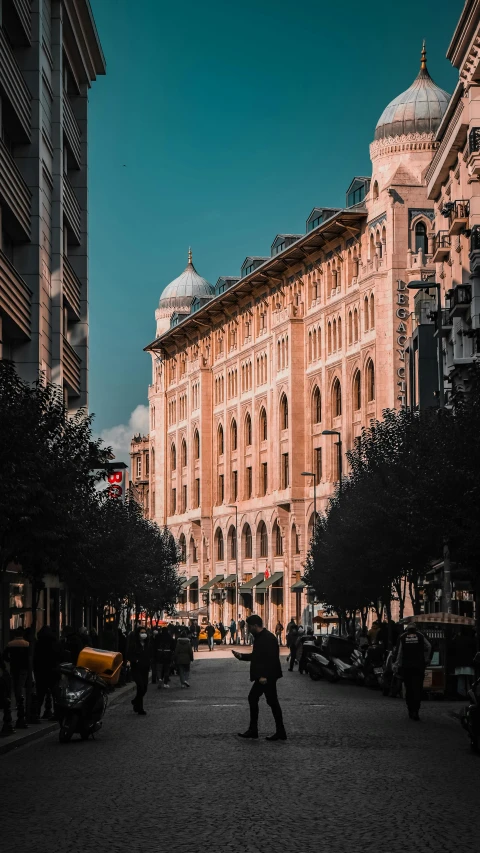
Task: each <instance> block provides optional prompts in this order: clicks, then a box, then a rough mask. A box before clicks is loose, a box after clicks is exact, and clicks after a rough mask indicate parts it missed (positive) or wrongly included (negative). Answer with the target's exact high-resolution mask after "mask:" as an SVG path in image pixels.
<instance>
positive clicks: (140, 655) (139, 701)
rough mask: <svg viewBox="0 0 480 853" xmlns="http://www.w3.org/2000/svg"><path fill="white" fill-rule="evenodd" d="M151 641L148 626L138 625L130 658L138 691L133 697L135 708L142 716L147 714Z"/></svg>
mask: <svg viewBox="0 0 480 853" xmlns="http://www.w3.org/2000/svg"><path fill="white" fill-rule="evenodd" d="M150 655H151V652H150V643H149V640H148V634H147V630H146V628H142V627H141V626H140V627H137V628H135V633H134V636H133V641H132V643H131V644H130V649H129V652H128V659H129V661H130V665H131V667H132V676H133V680H134V682H135V684H136V685H137V693H136V695H135V699H132V705H133V710H134V711H135V713H136V714H139V715H140V716H141V717H144V716H145V715H146V713H147V712H146V711H145V710H144V707H143V697H144V696H145V693H146V692H147V687H148V673H149V670H150V662H151V657H150Z"/></svg>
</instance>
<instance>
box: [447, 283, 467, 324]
mask: <svg viewBox="0 0 480 853" xmlns="http://www.w3.org/2000/svg"><path fill="white" fill-rule="evenodd" d="M447 296H448V298H449V300H450V306H449V307H450V318H452V317H462V316H463V315H464V314H465V312H466V311H468V310H469V309H470V304H471V302H472V288H471V286H470V285H469V284H457V286H456V287H454V288H453V289H452V290H449V291H448V294H447Z"/></svg>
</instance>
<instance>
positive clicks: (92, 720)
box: [55, 663, 109, 743]
mask: <svg viewBox="0 0 480 853" xmlns="http://www.w3.org/2000/svg"><path fill="white" fill-rule="evenodd" d="M60 672H61V678H60V682H59V684H58V687H57V691H56V697H55V710H56V713H57V717H58V720H59V723H60V731H59V734H58V737H59V740H60V743H68V741H69V740H71V738H72V736H73V735H74V734H79V735H80V737H81V738H82V740H87V738H89V737H90V735H94V734H95V732H98V731H99V729H100V728H101V727H102V722H101V720H102V717H103V715H104V714H105V710H106V707H107V702H108V698H107V693H108V691H109V688H108V686H107V684H106V683H105V681H104V680H103V679H102V678H100V676H98V675H97V674H96V673H95V672H92V671H91V670H89V669H86V668H85V667H83V666H74V665H73V664H71V663H65V664H62V665H61V666H60Z"/></svg>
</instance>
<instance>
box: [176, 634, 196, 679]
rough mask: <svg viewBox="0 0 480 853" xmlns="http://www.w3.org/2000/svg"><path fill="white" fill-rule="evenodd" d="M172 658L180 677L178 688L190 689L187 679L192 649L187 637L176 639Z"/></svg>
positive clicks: (191, 659)
mask: <svg viewBox="0 0 480 853" xmlns="http://www.w3.org/2000/svg"><path fill="white" fill-rule="evenodd" d="M173 657H174V660H175V665H176V667H177V669H178V674H179V676H180V686H181V687H190V683H189V681H188V680H187V679H188V678H189V677H190V664H191V662H192V661H193V649H192V644H191V642H190V639H189V637H188V636H184V637H179V638H178V640H177V645H176V646H175V652H174V655H173Z"/></svg>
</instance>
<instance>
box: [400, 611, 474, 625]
mask: <svg viewBox="0 0 480 853" xmlns="http://www.w3.org/2000/svg"><path fill="white" fill-rule="evenodd" d="M408 622H416V623H418V624H419V625H424V624H425V623H426V622H434V623H436V624H437V625H471V626H472V628H473V627H475V619H472V617H471V616H458V615H457V614H456V613H418V614H417V615H416V616H406V617H405V619H401V620H400V624H401V625H402V624H407V623H408Z"/></svg>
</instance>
